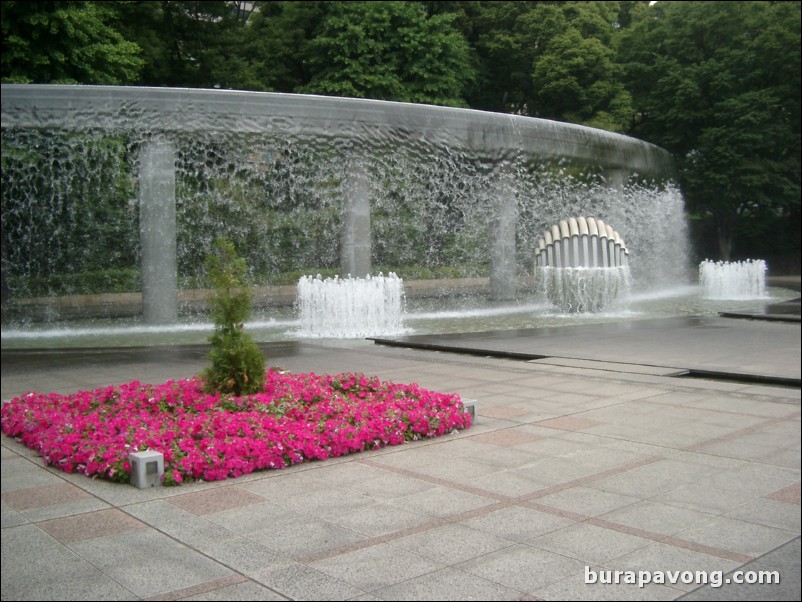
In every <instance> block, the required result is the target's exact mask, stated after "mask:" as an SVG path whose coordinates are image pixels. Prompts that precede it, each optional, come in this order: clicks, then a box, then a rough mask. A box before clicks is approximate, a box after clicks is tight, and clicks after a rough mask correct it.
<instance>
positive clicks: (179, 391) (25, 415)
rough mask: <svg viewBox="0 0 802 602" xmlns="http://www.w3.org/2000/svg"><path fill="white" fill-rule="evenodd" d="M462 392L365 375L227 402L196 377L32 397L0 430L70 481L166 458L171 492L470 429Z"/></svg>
mask: <svg viewBox="0 0 802 602" xmlns="http://www.w3.org/2000/svg"><path fill="white" fill-rule="evenodd" d="M470 424H471V418H470V414H468V413H467V412H465V410H464V408H463V405H462V401H461V400H460V398H459V396H458V395H456V394H445V393H436V392H433V391H428V390H426V389H423V388H421V387H419V386H418V385H417V384H414V383H413V384H410V385H402V384H395V383H389V382H382V381H380V380H379V379H378V378H376V377H367V376H365V375H364V374H351V373H346V374H339V375H333V376H332V375H322V376H318V375H316V374H314V373H309V374H288V373H281V372H275V371H270V370H268V371H267V374H266V379H265V386H264V390H263V391H262V392H261V393H257V394H254V395H250V396H242V397H229V396H221V395H219V394H214V395H208V394H205V393H204V392H203V386H202V383H201V381H200V380H199V379H197V378H192V379H187V380H182V381H178V382H175V381H168V382H166V383H163V384H160V385H145V384H142V383H140V382H138V381H134V382H131V383H128V384H124V385H119V386H116V387H104V388H100V389H97V390H95V391H80V392H78V393H75V394H73V395H57V394H55V393H50V394H47V395H45V394H41V393H26V394H25V395H22V396H20V397H17V398H14V399H12V400H11V401H10V402H8V403H7V404H5V405H3V407H2V429H3V432H4V433H5V434H6V435H9V436H11V437H15V438H16V439H17V440H19V441H21V442H22V443H23V444H24V445H26V446H28V447H30V448H32V449H36V450H37V451H38V452H39V453H40V454H41V455H42V457H43V458H44V461H45V463H46V464H49V465H51V466H55V467H57V468H59V469H60V470H63V471H65V472H79V473H83V474H86V475H87V476H91V477H96V478H106V479H110V480H113V481H122V482H126V481H128V480H129V479H130V471H131V467H130V465H129V463H128V454H129V453H131V452H133V451H142V450H146V449H152V450H156V451H159V452H161V453H162V454H164V464H165V465H164V473H165V476H164V483H165V484H167V485H173V484H175V485H179V484H181V483H183V482H184V481H187V480H197V479H203V480H206V481H211V480H220V479H225V478H229V477H238V476H241V475H245V474H249V473H251V472H254V471H256V470H266V469H279V468H284V467H286V466H289V465H291V464H296V463H299V462H304V461H308V460H325V459H327V458H331V457H337V456H342V455H346V454H349V453H354V452H361V451H365V450H370V449H377V448H381V447H384V446H387V445H400V444H402V443H404V442H405V441H410V440H416V439H420V438H423V437H437V436H441V435H444V434H446V433H450V432H454V431H457V430H460V429H465V428H468V427H469V426H470Z"/></svg>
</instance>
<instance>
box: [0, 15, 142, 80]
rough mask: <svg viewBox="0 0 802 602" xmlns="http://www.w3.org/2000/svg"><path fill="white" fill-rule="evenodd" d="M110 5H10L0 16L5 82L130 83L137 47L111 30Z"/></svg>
mask: <svg viewBox="0 0 802 602" xmlns="http://www.w3.org/2000/svg"><path fill="white" fill-rule="evenodd" d="M114 4H117V3H114V2H16V1H13V0H6V1H5V2H3V3H2V4H0V11H1V12H2V31H3V46H2V59H1V61H2V80H3V82H6V83H45V84H50V83H52V84H79V83H80V84H130V83H133V82H135V81H136V80H137V78H138V77H139V73H140V70H141V69H142V65H143V61H142V59H141V58H140V56H139V54H140V48H139V46H137V45H136V44H135V43H133V42H130V41H128V40H126V39H124V38H123V36H122V35H121V34H120V33H119V32H118V31H117V30H116V28H115V25H116V23H115V13H114V8H113V7H112V5H114Z"/></svg>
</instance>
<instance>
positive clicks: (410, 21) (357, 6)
mask: <svg viewBox="0 0 802 602" xmlns="http://www.w3.org/2000/svg"><path fill="white" fill-rule="evenodd" d="M453 21H454V18H453V17H452V16H451V15H447V14H444V15H435V16H431V17H429V16H428V15H427V14H426V12H425V10H424V8H423V6H422V5H421V4H420V3H417V2H334V3H330V4H329V12H328V14H327V15H326V16H325V18H324V20H323V22H322V24H321V29H320V32H319V33H318V34H317V35H316V36H315V38H314V39H313V40H312V41H311V43H310V46H309V56H308V65H309V69H310V72H311V77H310V80H309V83H308V84H307V85H305V86H303V87H302V88H301V89H300V90H298V91H301V92H308V93H317V94H330V95H334V96H351V97H357V98H374V99H381V100H395V101H402V102H419V103H430V104H437V105H448V106H465V105H466V102H465V99H464V96H463V93H464V90H465V88H466V86H467V84H468V83H469V82H470V81H471V79H472V77H473V70H472V67H471V61H470V50H469V47H468V44H467V42H466V40H465V38H464V37H463V36H462V34H461V33H460V32H459V31H458V30H457V29H456V27H455V26H454V24H453Z"/></svg>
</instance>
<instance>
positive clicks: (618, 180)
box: [602, 169, 629, 190]
mask: <svg viewBox="0 0 802 602" xmlns="http://www.w3.org/2000/svg"><path fill="white" fill-rule="evenodd" d="M602 176H603V177H604V181H605V183H606V184H607V186H608V187H609V188H614V189H616V190H624V188H625V187H626V185H627V181H628V180H629V170H627V169H606V170H604V172H602Z"/></svg>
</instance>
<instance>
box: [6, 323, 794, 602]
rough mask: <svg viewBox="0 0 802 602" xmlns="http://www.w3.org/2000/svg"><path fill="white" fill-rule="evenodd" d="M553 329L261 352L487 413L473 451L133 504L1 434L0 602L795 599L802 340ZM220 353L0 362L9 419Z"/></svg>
mask: <svg viewBox="0 0 802 602" xmlns="http://www.w3.org/2000/svg"><path fill="white" fill-rule="evenodd" d="M558 330H560V331H561V332H552V331H549V332H531V331H513V332H507V333H504V334H502V333H483V334H474V335H470V334H463V335H460V336H442V337H429V338H426V339H421V338H415V337H413V338H410V339H397V340H394V341H385V342H384V343H383V344H378V343H374V342H372V341H344V342H331V341H320V342H309V341H306V342H297V343H286V344H276V345H269V346H267V347H266V351H267V354H268V365H269V366H280V367H282V368H286V369H289V370H292V371H298V372H306V371H315V372H339V371H358V372H364V373H366V374H375V375H378V376H380V377H381V378H383V379H387V380H394V381H398V382H417V383H419V384H420V385H421V386H424V387H428V388H432V389H436V390H439V391H445V392H456V393H459V394H460V395H461V396H462V397H463V399H472V400H476V421H475V424H474V426H473V427H471V428H470V429H468V430H466V431H463V432H460V433H459V434H455V435H448V436H445V437H442V438H439V439H433V440H427V441H420V442H416V443H412V444H406V445H402V446H398V447H393V448H386V449H383V450H379V451H374V452H368V453H363V454H356V455H352V456H349V457H345V458H339V459H334V460H327V461H325V462H315V463H309V464H301V465H298V466H295V467H292V468H289V469H285V470H281V471H275V472H263V473H259V474H253V475H249V476H247V477H242V478H238V479H230V480H227V481H222V482H213V483H192V484H187V485H184V486H181V487H172V488H167V487H158V488H152V489H136V488H134V487H132V486H129V485H120V484H112V483H108V482H104V481H98V480H92V479H88V478H86V477H83V476H80V475H69V474H64V473H60V472H57V471H55V470H52V469H50V468H47V467H44V466H43V464H42V461H41V459H40V458H39V457H38V456H37V455H36V454H35V453H34V452H33V451H31V450H29V449H26V448H24V447H23V446H21V445H20V444H19V443H17V442H16V441H14V440H12V439H9V438H8V437H5V436H3V440H2V599H3V600H73V599H74V600H142V599H144V600H673V599H687V600H714V599H729V600H732V599H741V600H789V599H797V600H798V599H800V387H799V377H800V326H799V323H798V322H797V323H777V322H772V321H765V320H745V319H732V318H724V317H719V318H707V319H705V320H704V321H698V320H697V321H694V320H683V321H675V320H648V321H643V322H640V323H638V322H632V323H629V324H628V325H627V326H626V327H623V326H619V327H617V328H615V327H612V326H607V325H599V326H594V327H587V328H583V329H581V330H571V329H570V328H568V327H566V328H564V329H558ZM205 351H206V350H205V349H203V348H200V347H181V348H150V349H115V350H74V351H69V350H65V351H57V350H50V351H21V352H11V351H6V350H4V351H3V353H2V399H3V400H4V401H5V400H8V399H10V398H12V397H14V396H17V395H20V394H22V393H23V392H24V391H26V390H37V391H45V390H46V391H51V390H53V391H58V392H63V393H66V392H72V391H76V390H80V389H87V388H95V387H98V386H102V385H109V384H115V383H122V382H129V381H131V380H134V379H138V380H140V381H143V382H163V381H165V380H168V379H179V378H184V377H188V376H191V375H192V374H194V373H196V372H198V371H199V370H200V369H201V368H202V367H203V366H204V365H205V364H206V359H205ZM616 571H618V572H619V579H620V580H621V583H617V584H616V583H603V582H605V581H609V580H614V576H615V572H616ZM761 571H765V572H767V573H761ZM761 575H762V576H763V577H764V578H765V577H766V576H774V575H778V576H779V577H780V580H781V581H780V583H779V584H776V583H775V584H773V585H766V584H763V585H759V584H744V585H740V584H736V583H734V582H735V581H736V580H738V579H740V578H741V577H745V578H746V579H752V578H754V579H757V578H759V577H760V576H761ZM647 576H648V578H649V579H650V580H651V582H650V583H642V584H640V585H638V584H637V583H635V584H633V583H625V582H624V581H626V580H628V579H629V578H635V579H641V580H642V581H643V580H645V579H646V578H647ZM719 578H720V579H721V587H714V585H716V586H717V585H718V579H719ZM705 580H708V584H707V585H706V586H705V585H704V581H705ZM660 581H662V582H660ZM711 581H712V584H711V583H710V582H711ZM727 581H729V582H730V583H727Z"/></svg>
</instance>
